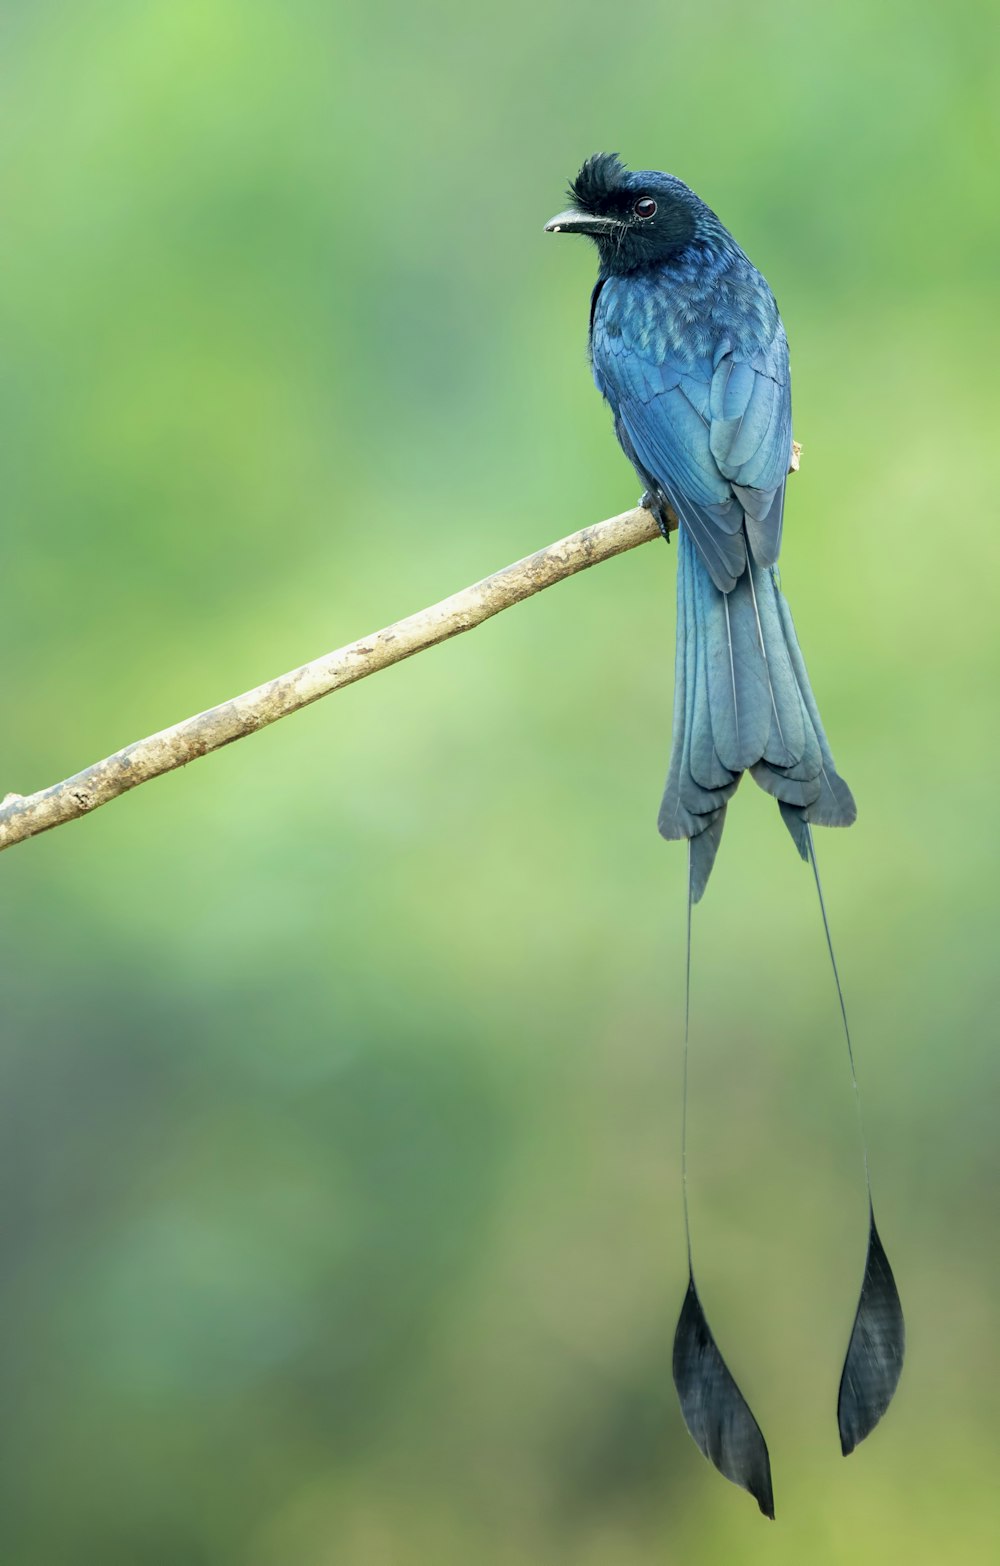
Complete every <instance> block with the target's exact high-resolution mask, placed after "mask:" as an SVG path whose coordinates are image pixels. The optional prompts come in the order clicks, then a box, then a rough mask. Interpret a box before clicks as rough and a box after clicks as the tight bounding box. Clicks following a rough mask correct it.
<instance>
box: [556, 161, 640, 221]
mask: <svg viewBox="0 0 1000 1566" xmlns="http://www.w3.org/2000/svg"><path fill="white" fill-rule="evenodd" d="M627 176H628V169H627V168H626V167H625V165H624V163H623V162H622V160H621V158H620V157H619V156H618V154H617V152H595V153H594V155H593V157H592V158H588V159H587V161H586V163H585V164H584V165H583V168H582V169H581V170H580V172H579V174H578V175H577V176H576V179H575V180H573V182H572V184H571V185H570V187H569V199H570V201H571V202H572V203H573V205H574V207H575V208H576V209H577V211H579V212H602V211H603V210H604V207H605V204H606V203H607V200H608V197H609V196H610V195H612V194H613V193H614V192H616V191H619V190H621V188H622V185H623V184H624V182H625V180H626V178H627Z"/></svg>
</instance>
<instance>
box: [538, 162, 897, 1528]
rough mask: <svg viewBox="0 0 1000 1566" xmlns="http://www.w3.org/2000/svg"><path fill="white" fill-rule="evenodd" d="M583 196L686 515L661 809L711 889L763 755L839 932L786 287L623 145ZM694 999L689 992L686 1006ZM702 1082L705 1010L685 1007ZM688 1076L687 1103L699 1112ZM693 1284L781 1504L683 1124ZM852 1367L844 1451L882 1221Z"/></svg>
mask: <svg viewBox="0 0 1000 1566" xmlns="http://www.w3.org/2000/svg"><path fill="white" fill-rule="evenodd" d="M569 197H570V202H571V205H570V207H569V209H568V210H567V211H565V212H560V213H559V215H558V216H557V217H554V218H552V219H551V220H550V221H549V222H548V223H547V224H546V225H545V227H546V230H547V231H548V232H551V233H572V234H584V235H587V236H588V237H589V238H590V239H592V240H593V241H594V243H595V244H596V246H597V252H598V257H599V261H600V268H599V272H598V277H597V283H596V285H595V287H594V291H593V294H592V295H591V301H590V356H591V362H592V366H593V372H594V380H595V381H596V383H597V386H598V389H599V390H600V392H601V394H602V396H603V397H604V398H605V399H606V400H607V402H608V403H609V405H610V407H611V411H612V413H613V414H614V422H615V433H616V435H617V437H618V440H619V443H620V444H621V447H622V450H623V451H624V452H625V455H626V456H627V457H628V459H629V461H630V462H631V463H632V465H633V467H634V468H635V470H636V473H637V474H638V475H639V477H640V479H641V481H642V483H643V485H644V486H645V491H646V492H645V494H644V496H643V499H642V504H643V505H645V506H647V507H648V508H649V509H650V510H651V511H652V512H653V513H654V515H655V516H656V518H657V520H658V522H659V525H660V528H661V531H662V532H663V534H664V536H665V537H667V536H668V519H670V514H671V513H672V514H673V516H674V517H676V519H677V521H678V524H679V526H678V539H679V543H678V563H677V650H676V660H675V666H674V720H673V742H672V749H671V756H670V765H669V772H668V776H667V782H666V788H665V791H664V795H663V802H662V804H661V807H660V815H659V829H660V832H661V834H662V835H663V836H664V837H665V838H681V839H683V838H686V839H688V843H689V848H688V992H689V994H690V961H691V905H692V903H696V902H697V901H698V900H699V899H700V897H701V896H702V893H703V892H704V890H705V886H706V884H707V882H708V878H709V875H710V874H711V871H712V866H713V864H714V863H715V856H716V854H717V852H718V848H719V842H720V839H721V837H722V829H723V825H724V823H725V818H726V809H727V806H728V803H729V800H730V799H731V798H732V796H733V794H734V792H735V790H736V787H737V784H738V783H739V781H740V778H741V776H742V774H743V773H744V772H745V771H749V772H750V774H751V776H752V777H753V778H754V779H755V781H756V782H757V783H759V784H760V786H761V788H763V789H765V790H766V791H767V792H768V793H769V794H771V795H773V796H774V798H775V799H776V800H777V801H778V806H779V809H780V811H781V816H782V819H783V821H784V823H785V825H786V826H787V828H788V830H789V832H790V833H791V836H792V840H793V842H794V843H795V846H796V848H797V849H798V851H799V853H800V854H801V856H802V858H803V859H804V860H806V861H807V862H808V863H810V864H811V866H812V869H813V872H814V875H815V879H816V888H817V892H818V893H819V899H820V908H821V911H822V914H823V923H824V928H825V930H826V938H827V943H828V946H829V953H830V959H831V962H832V964H833V972H834V977H835V979H836V984H837V993H838V997H839V999H840V1007H841V1012H842V1014H843V1020H844V1028H845V1032H846V1033H847V1045H848V1053H849V1055H850V1057H851V1073H852V1080H853V1081H854V1087H855V1092H857V1081H856V1078H855V1076H854V1061H853V1053H852V1051H851V1040H850V1034H849V1032H847V1015H846V1011H845V1010H844V1002H843V994H842V992H841V987H840V978H839V975H838V973H837V965H836V960H835V958H834V954H833V946H832V943H831V942H830V934H829V926H828V924H827V922H826V910H825V907H824V905H823V893H822V889H821V887H820V881H819V873H818V869H817V866H816V856H815V851H814V847H813V840H812V831H811V828H812V826H813V825H814V824H815V825H821V826H849V825H850V824H851V822H852V821H853V820H854V818H855V814H856V811H855V805H854V800H853V798H852V796H851V791H850V789H849V788H848V786H847V784H846V783H845V782H844V780H843V779H842V778H841V777H840V775H839V774H838V772H837V769H836V767H835V765H834V761H833V756H832V755H831V752H830V747H829V744H828V742H827V738H826V734H825V732H824V729H823V724H822V722H821V720H820V715H819V710H818V708H817V705H816V700H815V697H814V696H813V693H812V688H811V686H810V684H809V677H808V675H807V673H806V667H805V662H804V660H803V657H802V653H801V651H800V648H799V643H798V639H797V637H796V634H795V627H794V625H793V624H792V617H791V613H790V611H789V608H788V604H787V603H786V601H785V598H784V596H783V594H782V592H781V589H780V587H779V584H778V579H777V572H776V569H775V567H776V563H777V560H778V555H779V552H780V550H781V534H782V524H783V520H784V508H785V484H786V480H787V476H788V473H789V470H790V466H791V461H792V410H791V389H790V383H789V368H788V342H787V339H786V337H785V329H784V326H783V325H782V322H781V316H780V315H779V313H778V306H777V304H776V303H775V299H774V295H773V294H772V292H771V290H770V288H769V287H768V285H767V283H766V282H765V280H764V278H763V277H762V276H761V274H760V272H758V270H757V268H756V267H755V266H754V265H753V263H752V262H751V261H750V260H749V258H748V257H747V256H746V255H745V254H744V252H743V251H742V250H741V249H740V247H739V245H738V244H737V243H736V241H735V239H734V238H733V237H732V235H731V234H730V233H729V231H728V230H727V229H726V228H725V227H724V225H723V224H722V222H721V221H720V220H719V218H718V217H717V216H716V215H715V213H714V212H713V211H712V210H711V208H709V207H708V206H706V205H705V203H704V202H703V201H702V200H701V199H700V198H699V197H698V196H696V195H695V193H694V191H693V190H691V189H689V187H688V186H687V185H685V184H684V182H683V181H682V180H680V179H677V178H676V177H675V176H674V175H672V174H662V173H658V172H655V171H653V170H643V171H642V172H638V173H633V172H631V171H630V170H628V169H627V168H626V167H625V166H624V164H623V163H622V162H621V161H620V159H619V158H618V157H617V155H616V154H614V153H598V154H596V155H595V156H594V157H592V158H588V160H587V162H586V163H585V164H584V165H583V168H582V169H581V170H580V172H579V174H578V175H577V176H576V179H575V180H573V182H572V184H571V185H570V189H569ZM687 1010H688V1007H687V1005H686V1007H685V1014H686V1015H687ZM684 1044H685V1084H686V1080H687V1071H686V1055H687V1024H686V1023H685V1041H684ZM686 1107H687V1106H686V1087H685V1119H684V1125H685V1126H686ZM682 1161H683V1164H684V1169H685V1177H684V1220H685V1230H686V1233H687V1241H688V1263H689V1287H688V1294H687V1296H686V1298H685V1302H684V1307H683V1310H682V1312H681V1318H680V1321H679V1323H678V1328H677V1334H676V1337H675V1341H674V1380H675V1384H676V1386H677V1390H678V1394H679V1396H680V1401H681V1407H682V1410H683V1412H684V1416H685V1419H686V1421H687V1424H688V1427H689V1429H690V1430H691V1433H692V1435H693V1436H694V1438H695V1440H696V1441H697V1442H698V1445H699V1446H700V1447H701V1449H702V1451H703V1452H704V1453H705V1455H706V1456H708V1457H710V1458H711V1460H712V1461H713V1462H714V1463H715V1464H716V1466H717V1467H718V1468H719V1469H720V1470H721V1471H722V1472H723V1473H725V1474H726V1475H727V1477H728V1478H730V1479H733V1480H735V1482H736V1483H738V1484H742V1485H743V1486H744V1487H745V1488H747V1489H749V1490H750V1491H751V1493H752V1494H753V1495H754V1496H755V1497H756V1499H757V1501H758V1503H759V1505H760V1507H761V1510H762V1511H763V1512H765V1513H766V1515H768V1516H773V1515H774V1504H773V1496H772V1490H771V1473H770V1461H769V1458H768V1453H767V1447H766V1445H765V1443H764V1438H763V1436H762V1434H761V1432H760V1429H759V1427H758V1425H757V1422H756V1420H755V1419H754V1417H753V1415H752V1414H751V1412H750V1409H749V1407H748V1406H747V1404H746V1402H745V1400H744V1399H743V1397H742V1394H741V1393H740V1391H739V1389H738V1387H737V1386H736V1383H735V1381H734V1380H733V1378H732V1376H731V1374H730V1372H729V1370H728V1368H727V1366H726V1364H725V1362H724V1360H723V1358H722V1356H721V1354H720V1353H719V1350H718V1348H717V1346H716V1344H715V1341H714V1339H713V1337H712V1334H711V1332H710V1331H709V1329H708V1324H707V1321H706V1320H705V1316H704V1312H703V1311H702V1308H701V1302H700V1300H699V1298H698V1293H697V1289H696V1288H695V1283H694V1274H693V1271H692V1270H691V1265H690V1264H691V1243H690V1227H689V1224H688V1213H687V1185H686V1135H685V1133H682ZM865 1174H866V1182H867V1184H868V1197H869V1243H868V1256H867V1261H866V1266H865V1274H864V1282H863V1285H862V1291H861V1298H860V1301H859V1305H858V1311H857V1315H856V1317H855V1323H854V1330H853V1332H852V1335H851V1341H850V1345H849V1348H848V1354H847V1359H846V1362H845V1366H844V1374H843V1377H842V1380H841V1389H840V1401H839V1404H838V1422H839V1427H840V1434H841V1443H842V1447H843V1450H844V1452H845V1454H846V1453H847V1452H849V1451H851V1450H852V1449H853V1447H854V1446H855V1445H856V1444H857V1442H858V1441H860V1440H863V1439H864V1437H865V1436H866V1435H867V1434H868V1433H869V1432H870V1431H871V1429H872V1428H873V1427H874V1425H875V1424H876V1423H877V1421H878V1419H879V1418H881V1415H882V1414H883V1413H884V1411H885V1409H886V1407H887V1406H888V1403H889V1400H890V1398H891V1397H892V1394H893V1392H894V1390H895V1387H896V1382H897V1381H898V1378H899V1373H900V1369H901V1366H902V1357H903V1318H902V1311H901V1309H900V1306H899V1299H898V1295H897V1294H896V1288H895V1283H894V1281H893V1277H892V1272H891V1269H890V1267H889V1263H888V1261H887V1259H886V1257H885V1252H884V1251H883V1249H882V1246H881V1241H880V1240H879V1237H878V1232H877V1230H876V1228H875V1221H874V1215H873V1212H872V1207H871V1184H870V1181H869V1180H868V1154H867V1146H866V1147H865Z"/></svg>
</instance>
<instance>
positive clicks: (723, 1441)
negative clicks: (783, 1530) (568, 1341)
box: [673, 1277, 774, 1522]
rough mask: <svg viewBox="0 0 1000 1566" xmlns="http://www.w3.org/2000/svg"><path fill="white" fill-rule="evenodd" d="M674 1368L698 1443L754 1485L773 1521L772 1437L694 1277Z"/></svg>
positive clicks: (729, 1473) (720, 1465)
mask: <svg viewBox="0 0 1000 1566" xmlns="http://www.w3.org/2000/svg"><path fill="white" fill-rule="evenodd" d="M673 1370H674V1386H675V1387H676V1388H677V1396H678V1398H679V1400H680V1405H681V1413H682V1414H683V1416H684V1423H685V1424H686V1425H687V1427H688V1430H689V1431H690V1433H691V1435H692V1437H693V1439H694V1442H695V1444H696V1446H697V1447H698V1448H699V1450H700V1451H701V1452H702V1454H703V1455H704V1456H705V1457H707V1458H708V1460H709V1462H710V1463H714V1465H715V1467H716V1468H717V1469H718V1470H719V1472H720V1474H723V1475H724V1476H725V1478H727V1479H730V1480H731V1481H732V1483H733V1484H738V1485H741V1486H742V1488H743V1489H744V1490H748V1491H749V1492H750V1494H751V1495H752V1496H753V1498H754V1500H755V1501H756V1502H757V1505H758V1506H759V1507H760V1509H761V1511H762V1512H763V1514H764V1516H765V1517H769V1518H770V1519H771V1521H772V1522H773V1521H774V1491H773V1488H772V1485H771V1460H770V1458H769V1457H768V1452H767V1443H766V1442H765V1440H764V1437H763V1435H762V1434H761V1429H760V1426H759V1425H758V1423H757V1421H756V1419H755V1418H754V1417H753V1414H752V1413H751V1412H750V1408H749V1405H748V1403H747V1401H746V1399H745V1398H744V1396H743V1394H742V1392H741V1391H740V1389H739V1387H738V1386H737V1385H736V1382H735V1381H734V1380H733V1377H732V1374H731V1373H730V1370H729V1367H728V1365H727V1364H726V1362H725V1360H724V1359H723V1357H722V1355H721V1354H720V1353H719V1349H718V1345H717V1344H716V1341H715V1339H714V1338H713V1336H712V1333H711V1329H710V1328H709V1325H708V1322H707V1320H706V1319H705V1312H704V1310H703V1309H702V1305H701V1301H700V1299H699V1298H698V1291H697V1289H696V1288H695V1284H694V1278H693V1277H690V1278H689V1280H688V1290H687V1294H686V1295H685V1297H684V1304H683V1306H682V1307H681V1314H680V1319H679V1321H678V1323H677V1331H676V1333H675V1334H674V1358H673Z"/></svg>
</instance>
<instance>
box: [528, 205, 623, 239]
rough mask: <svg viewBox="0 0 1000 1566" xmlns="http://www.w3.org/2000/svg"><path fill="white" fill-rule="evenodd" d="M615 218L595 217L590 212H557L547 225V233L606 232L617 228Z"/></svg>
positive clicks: (571, 210)
mask: <svg viewBox="0 0 1000 1566" xmlns="http://www.w3.org/2000/svg"><path fill="white" fill-rule="evenodd" d="M617 227H618V224H617V222H616V221H615V219H614V218H606V217H593V216H592V215H591V213H589V212H575V211H573V209H572V208H570V210H569V211H568V212H557V213H556V216H555V217H554V218H549V221H548V222H547V223H546V225H545V232H546V233H547V234H606V233H607V232H608V230H609V229H611V228H617Z"/></svg>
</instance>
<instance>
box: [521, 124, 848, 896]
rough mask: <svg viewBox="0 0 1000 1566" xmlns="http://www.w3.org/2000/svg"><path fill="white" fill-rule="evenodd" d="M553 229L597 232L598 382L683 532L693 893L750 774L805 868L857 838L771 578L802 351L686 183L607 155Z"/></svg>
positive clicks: (681, 635) (678, 821)
mask: <svg viewBox="0 0 1000 1566" xmlns="http://www.w3.org/2000/svg"><path fill="white" fill-rule="evenodd" d="M569 193H570V197H571V199H572V203H573V205H572V207H571V209H570V210H569V211H567V212H561V213H560V214H559V216H558V217H554V218H553V219H552V220H551V222H549V223H548V224H547V225H546V227H547V229H549V230H550V231H551V232H553V233H574V234H587V235H589V237H590V238H591V239H593V240H594V242H595V244H596V245H597V250H598V255H599V257H600V273H599V275H598V279H597V285H596V287H595V289H594V292H593V295H592V298H591V304H590V352H591V360H592V363H593V369H594V380H595V381H596V382H597V386H598V389H599V390H600V392H601V393H602V395H603V396H604V397H605V398H606V399H607V401H608V403H609V404H610V406H611V410H612V412H613V414H614V419H615V433H616V434H617V436H618V440H619V442H620V443H621V446H622V449H623V451H624V452H625V455H626V456H627V457H628V459H629V461H630V462H631V463H632V465H633V467H634V468H635V470H636V472H637V473H638V475H639V477H640V478H641V480H642V482H643V484H644V485H645V486H646V494H645V495H644V497H643V504H645V505H648V507H649V508H650V510H652V511H653V512H654V514H655V515H656V516H657V518H658V520H659V521H660V525H661V527H662V528H663V530H664V532H665V531H666V514H667V509H668V508H670V510H672V511H673V512H674V514H675V515H676V517H677V518H678V519H679V522H680V528H679V549H678V555H679V559H678V575H677V653H676V663H675V670H674V682H675V690H674V734H673V750H672V754H671V758H670V770H669V776H668V778H667V786H666V790H665V792H664V796H663V804H662V806H661V809H660V820H659V826H660V832H661V833H662V835H663V836H664V837H666V838H689V839H690V840H691V879H692V887H691V891H692V897H693V900H694V901H695V902H697V901H698V899H699V898H700V897H701V895H702V892H703V891H704V889H705V885H706V882H707V881H708V877H709V875H710V873H711V870H712V865H713V863H714V861H715V855H716V852H717V851H718V847H719V840H720V838H721V836H722V828H723V825H724V822H725V818H726V806H727V804H728V801H729V800H730V799H731V797H732V795H733V793H734V791H735V789H736V786H737V784H738V783H739V780H740V777H741V775H742V774H743V772H745V771H747V770H749V771H750V773H751V775H752V776H753V778H754V779H755V780H756V781H757V782H758V783H759V784H760V786H761V788H764V789H766V790H767V792H768V793H769V794H773V795H774V797H775V798H776V799H777V801H778V803H779V807H780V809H781V813H782V816H783V818H784V820H785V823H786V825H787V827H788V829H789V831H790V832H791V834H792V838H793V839H794V842H795V845H796V847H797V848H798V850H799V852H800V854H801V855H802V857H803V859H808V858H809V849H808V842H807V838H806V831H805V828H806V825H807V823H810V822H814V823H816V824H818V825H823V826H849V825H850V824H851V822H852V821H853V820H854V817H855V814H856V812H855V806H854V800H853V798H852V797H851V791H850V789H849V788H848V787H847V784H846V783H845V782H844V781H843V779H842V778H841V777H840V776H839V774H838V773H837V769H836V767H835V766H834V762H833V757H832V755H831V754H830V747H829V745H828V743H827V739H826V734H825V732H824V729H823V725H822V723H821V721H820V716H819V711H818V709H817V706H816V701H815V698H814V697H813V693H812V689H811V687H810V684H809V677H808V675H807V674H806V668H805V663H804V661H803V658H802V653H801V652H800V650H799V644H798V640H797V638H796V635H795V628H794V626H793V624H792V617H791V614H790V612H789V609H788V605H787V603H786V602H785V599H784V597H783V595H782V593H781V590H780V588H779V586H778V583H777V580H776V578H775V573H774V570H773V567H774V565H775V563H776V561H777V559H778V554H779V551H780V549H781V532H782V522H783V519H784V510H785V482H786V478H787V475H788V472H789V468H790V466H791V460H792V403H791V387H790V383H789V371H788V341H787V339H786V337H785V329H784V327H783V326H782V324H781V316H780V315H779V314H778V306H777V304H776V303H775V300H774V295H773V294H772V292H771V290H770V288H769V287H768V285H767V283H766V282H765V280H764V278H763V277H762V276H761V274H760V273H759V272H758V271H757V268H756V267H755V266H754V265H753V263H752V262H751V261H750V260H749V259H748V258H747V256H745V255H744V253H743V251H742V250H741V249H740V247H739V245H738V244H737V243H736V241H735V239H733V237H732V235H731V234H730V233H729V231H728V230H727V229H726V228H725V227H724V226H723V224H722V223H721V222H720V221H719V219H718V218H717V217H716V215H715V213H714V212H713V211H712V210H711V209H710V208H709V207H707V206H706V205H705V203H704V202H703V201H701V200H700V199H699V197H698V196H696V195H695V193H694V191H693V190H690V189H689V188H688V186H687V185H685V184H684V183H683V181H682V180H679V179H676V178H675V177H674V176H673V175H672V174H659V173H654V172H652V171H643V172H642V173H635V174H633V173H630V172H629V171H628V170H627V169H626V168H625V167H624V166H623V165H622V163H621V162H620V161H619V159H618V158H617V157H616V156H615V155H614V154H613V153H598V154H597V155H596V156H595V157H592V158H589V159H588V160H587V162H586V163H585V164H584V165H583V168H582V169H581V170H580V172H579V174H578V175H577V177H576V179H575V180H574V181H573V183H572V185H571V187H570V192H569Z"/></svg>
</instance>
